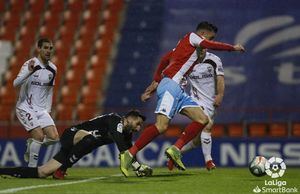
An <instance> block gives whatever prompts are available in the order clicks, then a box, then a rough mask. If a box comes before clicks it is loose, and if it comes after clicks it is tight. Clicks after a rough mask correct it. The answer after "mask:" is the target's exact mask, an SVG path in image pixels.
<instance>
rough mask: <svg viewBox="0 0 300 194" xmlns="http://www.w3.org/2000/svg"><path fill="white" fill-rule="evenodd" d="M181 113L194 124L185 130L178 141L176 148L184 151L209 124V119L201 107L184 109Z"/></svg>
mask: <svg viewBox="0 0 300 194" xmlns="http://www.w3.org/2000/svg"><path fill="white" fill-rule="evenodd" d="M180 113H181V114H184V115H186V116H187V117H188V118H190V119H191V120H192V121H193V122H192V123H191V124H189V125H188V126H187V127H186V128H185V130H184V132H183V133H182V134H181V136H180V137H179V139H178V140H177V141H176V143H175V146H176V147H177V148H178V149H182V147H183V146H184V145H185V144H187V143H188V142H189V141H191V140H192V139H193V138H195V137H196V136H197V135H198V134H199V133H200V131H201V130H202V129H203V128H204V127H205V126H206V125H207V123H208V122H209V119H208V117H207V116H206V115H205V114H204V112H203V110H202V109H201V108H200V107H186V108H183V109H182V111H181V112H180Z"/></svg>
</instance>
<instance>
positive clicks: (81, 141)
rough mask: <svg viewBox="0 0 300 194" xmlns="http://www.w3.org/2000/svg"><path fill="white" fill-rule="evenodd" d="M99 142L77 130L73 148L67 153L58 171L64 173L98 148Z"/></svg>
mask: <svg viewBox="0 0 300 194" xmlns="http://www.w3.org/2000/svg"><path fill="white" fill-rule="evenodd" d="M98 141H99V140H97V139H96V138H95V137H94V136H93V135H91V134H90V133H89V132H87V131H85V130H79V131H77V133H76V134H75V136H74V139H73V144H74V145H73V146H72V147H71V149H69V150H68V151H69V152H68V155H67V156H66V161H65V162H63V163H62V166H61V167H60V170H62V171H66V170H67V169H68V168H70V167H72V166H73V165H74V164H75V163H76V162H77V161H78V160H80V159H81V158H82V157H83V156H85V155H86V154H88V153H90V152H92V151H93V150H94V149H96V148H97V147H98V146H99V142H98Z"/></svg>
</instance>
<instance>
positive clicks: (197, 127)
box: [165, 93, 208, 170]
mask: <svg viewBox="0 0 300 194" xmlns="http://www.w3.org/2000/svg"><path fill="white" fill-rule="evenodd" d="M177 108H178V109H179V112H180V113H181V114H183V115H186V116H187V117H189V118H190V119H191V120H192V121H193V122H192V123H191V124H189V125H188V126H187V127H186V128H185V130H184V132H183V133H182V134H181V136H180V137H179V139H178V140H177V141H176V142H175V144H174V145H173V146H171V147H169V148H168V149H166V151H165V153H166V155H167V157H168V158H169V159H171V160H172V161H173V162H174V164H175V166H176V167H177V168H178V169H180V170H185V166H184V164H183V163H182V161H181V157H182V155H181V151H180V150H181V149H182V147H183V146H184V145H185V144H187V143H188V142H189V141H191V140H192V139H193V138H195V137H196V136H197V135H198V134H199V132H200V131H201V130H202V129H203V128H204V127H205V125H206V124H207V122H208V117H207V116H206V115H205V114H204V112H203V110H202V109H201V108H200V107H199V105H198V104H197V103H196V102H194V101H193V100H192V99H191V97H189V96H187V95H186V94H185V93H184V94H183V95H182V97H181V99H180V102H179V106H178V107H177Z"/></svg>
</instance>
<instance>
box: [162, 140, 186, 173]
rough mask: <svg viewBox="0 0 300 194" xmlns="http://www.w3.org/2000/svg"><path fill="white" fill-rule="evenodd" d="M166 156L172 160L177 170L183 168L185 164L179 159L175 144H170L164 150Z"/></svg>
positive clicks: (179, 155) (179, 153) (178, 151)
mask: <svg viewBox="0 0 300 194" xmlns="http://www.w3.org/2000/svg"><path fill="white" fill-rule="evenodd" d="M165 154H166V156H167V157H168V158H169V159H170V160H172V161H173V162H174V165H175V166H176V167H177V168H178V169H179V170H185V166H184V164H183V163H182V161H181V157H182V156H181V152H180V150H179V149H178V148H177V147H176V146H174V145H173V146H171V147H169V148H168V149H166V151H165Z"/></svg>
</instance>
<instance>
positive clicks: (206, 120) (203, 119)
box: [195, 115, 209, 125]
mask: <svg viewBox="0 0 300 194" xmlns="http://www.w3.org/2000/svg"><path fill="white" fill-rule="evenodd" d="M195 121H196V122H198V123H201V124H202V125H207V124H208V123H209V118H208V116H206V115H203V116H202V117H201V118H198V119H197V120H195Z"/></svg>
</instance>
